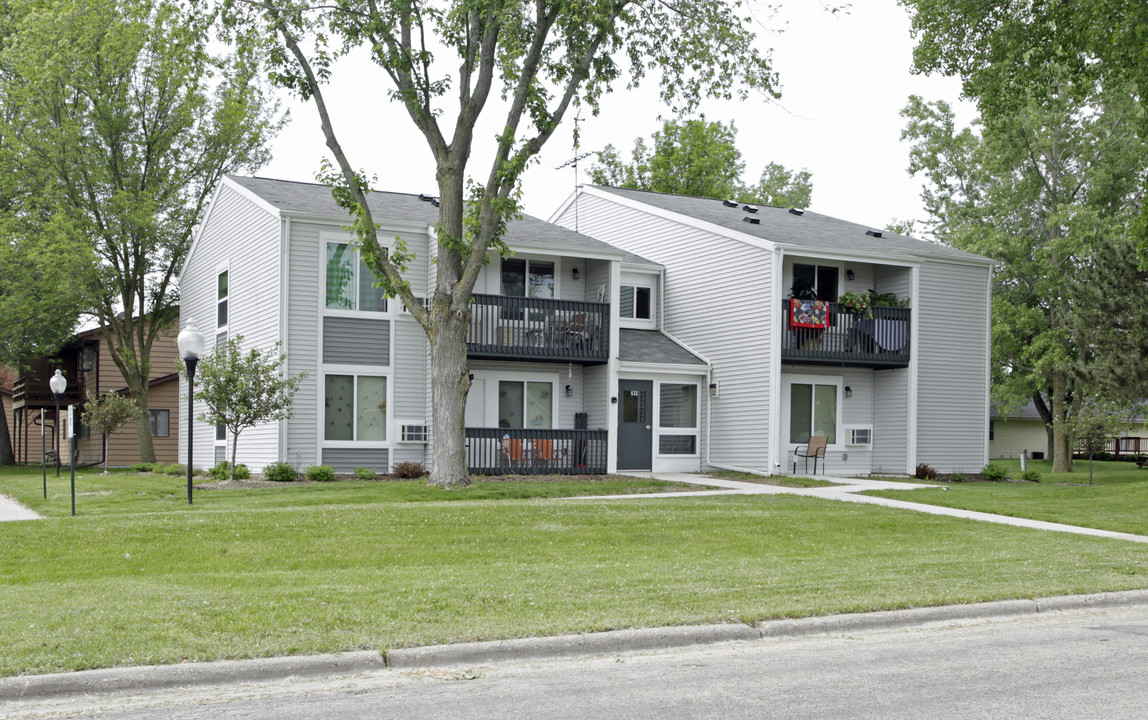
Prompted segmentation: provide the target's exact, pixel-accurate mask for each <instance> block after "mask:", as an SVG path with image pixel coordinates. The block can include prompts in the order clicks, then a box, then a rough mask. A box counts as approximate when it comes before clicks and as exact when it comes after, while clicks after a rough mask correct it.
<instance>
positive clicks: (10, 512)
mask: <svg viewBox="0 0 1148 720" xmlns="http://www.w3.org/2000/svg"><path fill="white" fill-rule="evenodd" d="M39 517H40V514H39V513H37V512H34V511H32V510H29V509H28V508H26V507H24V506H23V505H21V504H20V503H18V502H16V501H15V500H13V499H11V498H9V497H7V496H5V495H0V522H4V521H6V520H37V519H39Z"/></svg>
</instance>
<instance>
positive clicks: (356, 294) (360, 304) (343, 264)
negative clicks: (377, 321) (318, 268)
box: [325, 241, 387, 312]
mask: <svg viewBox="0 0 1148 720" xmlns="http://www.w3.org/2000/svg"><path fill="white" fill-rule="evenodd" d="M325 275H326V301H325V305H326V308H327V309H328V310H358V311H362V312H386V311H387V297H386V295H385V293H384V292H383V289H382V288H380V287H376V283H378V278H377V277H376V276H375V274H374V273H373V272H371V269H370V268H369V267H367V263H366V262H364V260H363V258H362V256H361V255H360V254H359V252H358V251H357V250H356V249H355V248H354V247H352V246H351V245H349V244H348V243H345V242H331V241H328V242H327V261H326V273H325Z"/></svg>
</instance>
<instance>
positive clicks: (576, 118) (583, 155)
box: [554, 113, 594, 232]
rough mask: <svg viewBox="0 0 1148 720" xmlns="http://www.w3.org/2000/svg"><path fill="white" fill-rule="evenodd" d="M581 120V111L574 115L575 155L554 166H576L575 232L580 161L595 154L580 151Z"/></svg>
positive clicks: (575, 227) (559, 167)
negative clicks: (579, 126)
mask: <svg viewBox="0 0 1148 720" xmlns="http://www.w3.org/2000/svg"><path fill="white" fill-rule="evenodd" d="M580 122H582V115H581V113H579V114H578V115H575V116H574V153H575V155H574V157H572V158H570V159H569V160H567V161H566V162H564V163H562V164H561V165H559V166H558V167H556V168H554V169H555V170H561V169H562V168H567V167H573V168H574V193H575V198H574V232H578V198H577V193H578V162H579V161H580V160H585V159H586V158H588V157H590V156H591V155H593V154H594V151H593V150H591V151H590V152H584V153H579V152H578V137H579V130H578V123H580Z"/></svg>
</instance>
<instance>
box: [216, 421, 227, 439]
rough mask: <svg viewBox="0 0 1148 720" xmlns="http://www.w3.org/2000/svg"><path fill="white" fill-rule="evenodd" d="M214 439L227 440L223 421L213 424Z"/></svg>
mask: <svg viewBox="0 0 1148 720" xmlns="http://www.w3.org/2000/svg"><path fill="white" fill-rule="evenodd" d="M215 440H216V442H219V441H223V442H227V426H226V425H224V424H223V423H219V424H218V425H216V426H215Z"/></svg>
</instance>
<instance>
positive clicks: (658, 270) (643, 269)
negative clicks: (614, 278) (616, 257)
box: [622, 262, 666, 275]
mask: <svg viewBox="0 0 1148 720" xmlns="http://www.w3.org/2000/svg"><path fill="white" fill-rule="evenodd" d="M665 271H666V267H665V266H664V265H659V264H657V263H653V264H651V265H639V264H638V263H628V262H624V263H622V272H628V273H642V274H645V275H661V274H662V273H664V272H665Z"/></svg>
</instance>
